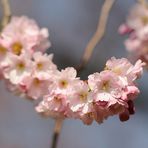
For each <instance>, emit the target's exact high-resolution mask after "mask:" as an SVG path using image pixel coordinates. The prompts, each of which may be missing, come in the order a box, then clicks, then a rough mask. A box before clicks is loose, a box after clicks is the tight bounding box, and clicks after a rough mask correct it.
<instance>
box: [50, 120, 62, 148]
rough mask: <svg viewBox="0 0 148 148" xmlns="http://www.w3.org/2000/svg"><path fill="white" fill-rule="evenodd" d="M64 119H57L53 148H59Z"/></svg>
mask: <svg viewBox="0 0 148 148" xmlns="http://www.w3.org/2000/svg"><path fill="white" fill-rule="evenodd" d="M62 121H63V120H62V119H56V120H55V127H54V132H53V137H52V146H51V148H56V147H57V142H58V138H59V134H60V132H61V128H62Z"/></svg>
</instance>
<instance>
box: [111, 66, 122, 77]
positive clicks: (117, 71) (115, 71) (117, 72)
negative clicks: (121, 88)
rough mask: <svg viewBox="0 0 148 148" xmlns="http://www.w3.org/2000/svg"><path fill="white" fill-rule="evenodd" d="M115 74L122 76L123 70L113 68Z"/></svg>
mask: <svg viewBox="0 0 148 148" xmlns="http://www.w3.org/2000/svg"><path fill="white" fill-rule="evenodd" d="M113 72H114V73H116V74H118V75H120V74H121V68H120V67H115V68H113Z"/></svg>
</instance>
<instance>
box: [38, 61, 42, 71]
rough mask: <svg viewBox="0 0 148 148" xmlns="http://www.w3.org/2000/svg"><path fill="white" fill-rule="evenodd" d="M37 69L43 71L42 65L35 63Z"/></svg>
mask: <svg viewBox="0 0 148 148" xmlns="http://www.w3.org/2000/svg"><path fill="white" fill-rule="evenodd" d="M37 69H38V70H42V69H43V64H42V63H40V62H39V63H37Z"/></svg>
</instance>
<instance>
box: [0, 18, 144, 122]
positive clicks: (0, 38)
mask: <svg viewBox="0 0 148 148" xmlns="http://www.w3.org/2000/svg"><path fill="white" fill-rule="evenodd" d="M48 36H49V34H48V30H47V29H46V28H43V29H40V28H39V27H38V26H37V24H36V22H35V21H34V20H32V19H29V18H28V17H26V16H22V17H12V19H11V21H10V23H9V24H8V25H7V26H6V27H5V28H4V29H3V30H2V32H1V35H0V76H1V79H3V80H4V81H5V83H6V85H7V87H8V89H9V90H10V91H11V92H13V93H15V94H17V95H20V96H23V97H26V98H29V99H32V100H38V102H39V101H40V102H39V104H38V105H37V106H36V107H35V109H36V111H37V112H38V113H40V114H42V115H45V116H50V117H53V118H75V119H81V120H82V121H83V122H84V123H85V124H91V123H92V122H93V121H94V120H95V121H97V122H98V123H102V122H103V120H104V119H106V118H107V117H109V116H112V115H119V117H120V120H121V121H125V120H128V119H129V116H130V115H131V114H134V111H135V110H134V104H133V101H134V99H135V98H136V96H137V95H138V94H139V92H140V91H139V89H138V87H137V86H136V82H135V80H137V79H138V78H139V77H140V76H141V74H142V72H143V66H144V63H143V62H142V61H141V60H138V61H137V62H136V63H135V65H133V64H131V63H130V62H129V61H128V60H127V59H125V58H121V59H116V58H115V57H112V58H111V59H110V60H108V61H107V62H106V66H105V68H104V70H103V71H101V72H100V73H98V72H96V73H94V74H91V75H89V76H88V80H85V81H84V80H81V79H80V78H79V77H77V71H76V69H74V68H73V67H68V68H65V69H62V70H58V69H57V66H56V65H55V64H54V63H53V62H52V58H53V55H52V54H50V55H48V54H46V53H44V51H45V50H46V49H47V48H48V47H50V42H49V41H48Z"/></svg>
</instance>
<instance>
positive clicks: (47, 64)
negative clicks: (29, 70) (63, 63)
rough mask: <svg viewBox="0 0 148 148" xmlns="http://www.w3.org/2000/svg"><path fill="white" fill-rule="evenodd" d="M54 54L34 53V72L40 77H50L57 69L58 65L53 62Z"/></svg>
mask: <svg viewBox="0 0 148 148" xmlns="http://www.w3.org/2000/svg"><path fill="white" fill-rule="evenodd" d="M52 58H53V55H52V54H50V55H47V54H42V53H41V52H35V53H34V54H33V60H34V69H33V74H34V75H36V76H37V77H38V78H40V79H49V78H51V77H52V76H53V73H54V72H56V71H57V66H56V65H55V64H54V63H53V62H52Z"/></svg>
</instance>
